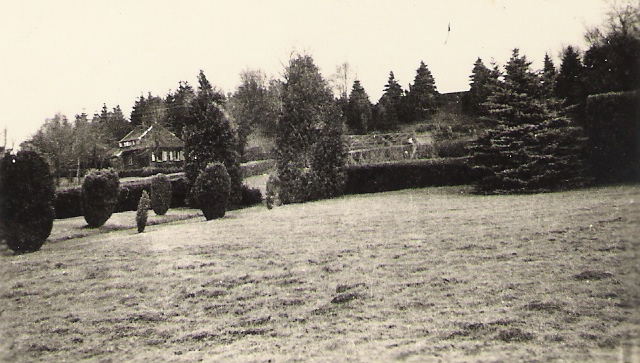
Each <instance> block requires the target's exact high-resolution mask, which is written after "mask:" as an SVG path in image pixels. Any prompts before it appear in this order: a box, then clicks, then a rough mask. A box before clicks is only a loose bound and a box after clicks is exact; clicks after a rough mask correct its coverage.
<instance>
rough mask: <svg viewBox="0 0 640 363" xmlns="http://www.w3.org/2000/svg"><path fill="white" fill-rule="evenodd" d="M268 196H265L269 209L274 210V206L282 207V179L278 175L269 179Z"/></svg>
mask: <svg viewBox="0 0 640 363" xmlns="http://www.w3.org/2000/svg"><path fill="white" fill-rule="evenodd" d="M266 192H267V195H266V196H265V202H266V204H267V208H268V209H272V208H273V207H274V206H280V205H281V203H280V198H279V196H280V178H278V175H277V174H276V173H273V174H271V175H269V179H267V191H266Z"/></svg>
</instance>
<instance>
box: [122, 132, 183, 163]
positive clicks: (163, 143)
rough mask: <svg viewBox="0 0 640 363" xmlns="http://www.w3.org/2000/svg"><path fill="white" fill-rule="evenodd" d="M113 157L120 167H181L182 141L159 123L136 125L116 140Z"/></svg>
mask: <svg viewBox="0 0 640 363" xmlns="http://www.w3.org/2000/svg"><path fill="white" fill-rule="evenodd" d="M113 157H114V158H116V159H117V162H116V163H117V164H119V166H120V167H121V168H122V169H140V168H145V167H160V168H163V167H166V168H169V167H181V166H182V165H183V164H184V142H183V141H182V140H180V139H179V138H178V137H177V136H176V135H174V134H173V133H172V132H171V131H169V130H167V129H166V128H165V127H163V126H162V125H160V124H153V125H151V126H136V127H135V128H134V129H133V130H132V131H131V132H130V133H128V134H127V135H126V136H125V137H123V138H122V140H120V141H118V148H117V149H116V150H115V151H114V154H113Z"/></svg>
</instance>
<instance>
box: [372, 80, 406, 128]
mask: <svg viewBox="0 0 640 363" xmlns="http://www.w3.org/2000/svg"><path fill="white" fill-rule="evenodd" d="M403 97H404V91H403V90H402V86H400V83H398V81H396V77H395V75H394V74H393V71H391V72H389V79H388V81H387V84H386V85H385V86H384V92H383V93H382V96H381V97H380V99H379V100H378V104H377V105H376V108H377V112H376V115H377V120H376V128H377V129H379V130H394V129H396V128H397V127H398V124H399V123H400V116H401V114H402V108H401V107H402V101H403V99H402V98H403Z"/></svg>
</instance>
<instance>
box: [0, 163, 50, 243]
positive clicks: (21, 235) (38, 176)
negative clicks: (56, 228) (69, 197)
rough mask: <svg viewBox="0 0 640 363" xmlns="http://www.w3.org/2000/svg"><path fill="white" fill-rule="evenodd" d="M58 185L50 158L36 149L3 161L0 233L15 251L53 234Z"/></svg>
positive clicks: (1, 165)
mask: <svg viewBox="0 0 640 363" xmlns="http://www.w3.org/2000/svg"><path fill="white" fill-rule="evenodd" d="M54 199H55V186H54V181H53V175H52V174H51V171H50V168H49V165H48V164H47V162H46V161H45V160H44V159H43V158H42V157H41V156H40V155H39V154H38V153H36V152H34V151H20V152H18V154H16V155H13V154H9V153H6V154H5V155H4V157H3V158H2V160H1V161H0V230H1V232H0V235H3V236H4V239H5V240H6V242H7V245H8V246H9V248H11V249H12V250H13V251H14V252H16V253H26V252H34V251H37V250H39V249H40V247H42V245H43V244H44V242H45V241H46V240H47V238H48V237H49V235H50V234H51V229H52V228H53V220H54V219H55V212H54V209H53V202H54Z"/></svg>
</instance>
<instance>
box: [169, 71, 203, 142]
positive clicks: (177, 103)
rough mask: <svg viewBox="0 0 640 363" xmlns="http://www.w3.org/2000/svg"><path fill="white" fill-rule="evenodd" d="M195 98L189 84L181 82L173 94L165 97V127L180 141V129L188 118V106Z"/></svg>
mask: <svg viewBox="0 0 640 363" xmlns="http://www.w3.org/2000/svg"><path fill="white" fill-rule="evenodd" d="M195 97H196V93H195V91H194V90H193V87H191V85H190V84H189V82H182V81H181V82H180V83H179V84H178V89H177V90H176V91H175V92H173V93H171V92H170V93H169V94H167V96H166V97H165V104H166V105H167V127H168V128H169V129H170V130H171V131H172V132H173V133H174V134H175V135H176V136H177V137H178V138H180V139H182V129H183V128H184V126H185V122H186V120H187V118H188V117H189V105H190V104H191V101H193V99H194V98H195Z"/></svg>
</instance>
